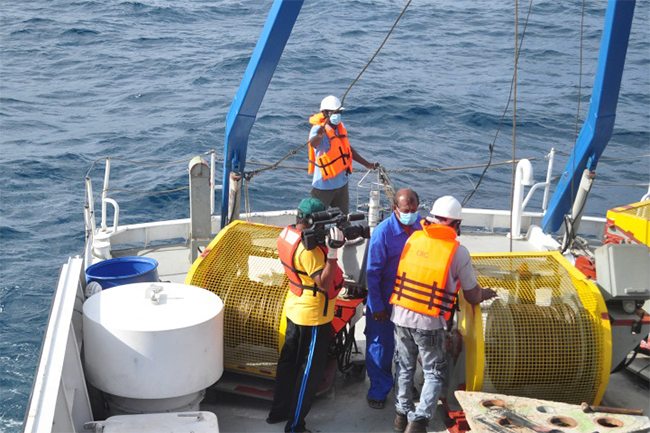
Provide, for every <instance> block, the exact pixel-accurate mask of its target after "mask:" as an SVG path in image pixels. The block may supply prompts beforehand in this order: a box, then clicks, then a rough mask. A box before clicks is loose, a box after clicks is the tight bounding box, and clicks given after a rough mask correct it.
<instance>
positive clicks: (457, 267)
mask: <svg viewBox="0 0 650 433" xmlns="http://www.w3.org/2000/svg"><path fill="white" fill-rule="evenodd" d="M458 281H460V287H461V288H462V289H463V290H472V289H473V288H474V287H476V285H477V284H478V280H477V279H476V274H474V268H473V267H472V258H471V257H470V255H469V251H468V250H467V248H465V247H464V246H462V245H458V248H456V253H455V254H454V258H453V259H451V265H450V266H449V274H448V275H447V284H446V285H445V290H446V291H448V292H450V293H454V291H455V288H456V284H457V283H458ZM390 319H391V320H392V321H393V323H394V324H396V325H399V326H403V327H406V328H414V329H429V330H434V329H440V328H444V327H445V325H446V323H445V319H444V318H443V317H442V315H440V316H439V317H432V316H427V315H425V314H420V313H416V312H415V311H411V310H408V309H406V308H403V307H400V306H399V305H393V313H392V314H391V317H390Z"/></svg>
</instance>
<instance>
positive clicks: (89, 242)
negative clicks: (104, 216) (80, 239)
mask: <svg viewBox="0 0 650 433" xmlns="http://www.w3.org/2000/svg"><path fill="white" fill-rule="evenodd" d="M86 197H87V201H88V203H87V204H86V206H85V209H84V212H85V214H86V215H85V220H86V252H85V260H86V265H87V266H90V264H91V263H92V248H93V241H94V239H95V204H94V202H93V184H92V181H91V180H90V177H86Z"/></svg>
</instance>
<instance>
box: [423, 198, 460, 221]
mask: <svg viewBox="0 0 650 433" xmlns="http://www.w3.org/2000/svg"><path fill="white" fill-rule="evenodd" d="M462 211H463V207H462V206H461V205H460V202H459V201H458V200H456V199H455V198H454V197H452V196H450V195H446V196H443V197H440V198H439V199H438V200H436V202H435V203H433V207H432V208H431V215H433V216H438V217H443V218H450V219H454V220H460V219H462Z"/></svg>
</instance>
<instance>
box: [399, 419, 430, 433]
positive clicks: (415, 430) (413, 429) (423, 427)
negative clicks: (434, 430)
mask: <svg viewBox="0 0 650 433" xmlns="http://www.w3.org/2000/svg"><path fill="white" fill-rule="evenodd" d="M427 424H429V422H428V421H427V420H426V419H416V420H415V421H413V422H410V423H409V424H408V425H407V426H406V430H404V433H427Z"/></svg>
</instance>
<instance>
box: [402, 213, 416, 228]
mask: <svg viewBox="0 0 650 433" xmlns="http://www.w3.org/2000/svg"><path fill="white" fill-rule="evenodd" d="M417 219H418V213H417V212H413V213H402V212H400V213H399V222H401V223H402V224H404V225H405V226H412V225H413V224H414V223H415V221H417Z"/></svg>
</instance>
